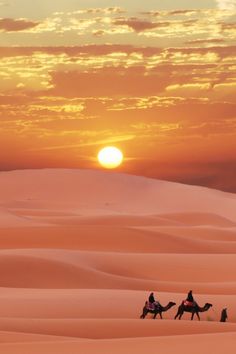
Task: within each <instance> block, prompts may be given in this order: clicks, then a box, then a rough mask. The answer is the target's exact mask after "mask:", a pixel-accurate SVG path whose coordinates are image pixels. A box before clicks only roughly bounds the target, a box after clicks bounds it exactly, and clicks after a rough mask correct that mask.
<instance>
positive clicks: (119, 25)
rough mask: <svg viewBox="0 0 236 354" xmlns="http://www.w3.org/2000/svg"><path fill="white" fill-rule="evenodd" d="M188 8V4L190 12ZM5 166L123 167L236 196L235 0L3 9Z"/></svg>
mask: <svg viewBox="0 0 236 354" xmlns="http://www.w3.org/2000/svg"><path fill="white" fill-rule="evenodd" d="M186 4H187V5H186ZM0 11H1V16H0V17H1V18H0V39H1V48H0V79H1V80H0V122H1V124H0V141H1V154H0V169H1V170H11V169H25V168H44V167H63V168H64V167H68V168H86V169H87V168H88V169H91V168H92V169H93V168H95V169H96V168H98V167H99V166H98V164H97V161H95V157H96V153H97V151H98V149H99V147H100V146H110V145H116V144H121V145H122V149H124V151H126V154H127V161H129V162H128V163H126V164H122V166H121V170H122V172H125V173H130V174H135V175H145V176H149V177H153V178H158V179H167V180H172V181H179V182H183V183H189V184H197V185H204V186H208V187H213V188H219V189H224V190H227V191H236V179H235V170H236V158H235V151H236V103H235V97H236V79H235V68H236V42H235V40H236V29H235V20H236V8H235V1H230V0H229V1H220V0H204V1H203V0H201V1H193V0H190V1H188V2H186V1H184V0H176V1H174V2H173V1H169V0H167V1H164V2H163V1H159V0H158V1H153V0H150V1H147V2H143V1H131V0H127V1H126V2H123V1H120V0H117V1H108V0H104V1H102V2H99V1H95V0H91V1H89V4H88V1H87V0H86V1H85V0H81V1H79V2H76V1H74V0H67V1H65V0H59V1H56V2H49V1H48V0H42V1H40V2H39V3H35V2H32V1H29V0H22V1H20V2H19V1H18V0H11V1H8V0H6V1H0Z"/></svg>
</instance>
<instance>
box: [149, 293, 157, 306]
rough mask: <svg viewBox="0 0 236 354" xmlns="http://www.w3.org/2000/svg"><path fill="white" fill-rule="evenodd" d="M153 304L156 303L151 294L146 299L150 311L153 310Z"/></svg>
mask: <svg viewBox="0 0 236 354" xmlns="http://www.w3.org/2000/svg"><path fill="white" fill-rule="evenodd" d="M155 303H156V300H155V297H154V293H151V294H150V295H149V298H148V307H149V308H150V310H154V308H155Z"/></svg>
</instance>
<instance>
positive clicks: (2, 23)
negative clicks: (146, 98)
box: [0, 18, 39, 32]
mask: <svg viewBox="0 0 236 354" xmlns="http://www.w3.org/2000/svg"><path fill="white" fill-rule="evenodd" d="M38 25H39V22H34V21H30V20H27V19H24V18H22V19H13V18H1V19H0V30H2V31H5V32H18V31H24V30H29V29H32V28H35V27H36V26H38Z"/></svg>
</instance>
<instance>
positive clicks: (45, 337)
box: [0, 169, 236, 354]
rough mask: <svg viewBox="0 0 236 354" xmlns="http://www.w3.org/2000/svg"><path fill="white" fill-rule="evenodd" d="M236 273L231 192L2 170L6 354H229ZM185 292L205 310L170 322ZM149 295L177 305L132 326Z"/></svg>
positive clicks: (100, 175)
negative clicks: (223, 312)
mask: <svg viewBox="0 0 236 354" xmlns="http://www.w3.org/2000/svg"><path fill="white" fill-rule="evenodd" d="M235 269H236V196H235V195H234V194H229V193H224V192H220V191H217V190H210V189H207V188H203V187H195V186H186V185H181V184H178V183H171V182H165V181H158V180H152V179H148V178H143V177H136V176H129V175H123V174H116V173H110V172H109V173H107V172H98V171H90V170H50V169H48V170H47V169H46V170H25V171H12V172H1V173H0V314H1V316H0V343H1V344H0V349H1V351H2V352H3V353H4V354H5V353H6V354H7V353H17V354H19V353H20V354H24V353H27V354H28V353H30V354H34V353H35V354H36V353H50V354H53V353H55V354H60V353H70V354H73V353H78V352H81V353H85V354H86V353H111V352H113V353H129V354H130V353H146V352H149V353H156V352H157V348H158V351H159V352H161V353H164V354H165V353H173V347H174V348H175V353H193V354H194V353H198V354H199V353H209V352H214V353H216V354H217V353H227V354H228V353H229V354H231V353H234V352H235V346H236V273H235ZM189 289H192V290H193V292H194V295H195V298H196V300H197V301H198V303H199V305H202V306H203V305H204V304H205V303H206V302H210V303H212V304H213V307H212V308H211V309H210V310H209V311H207V312H204V313H201V314H200V316H201V319H202V321H200V322H198V321H197V320H194V321H192V322H191V321H190V320H189V319H190V314H185V315H184V316H183V319H182V320H181V321H178V320H176V321H175V320H174V319H173V318H174V316H175V314H176V311H177V309H178V305H179V304H180V303H181V301H182V299H184V298H185V297H186V293H187V291H188V290H189ZM150 291H155V294H156V297H157V298H158V299H159V301H160V302H161V303H162V304H163V305H166V304H167V303H168V302H169V301H173V302H175V303H176V306H174V307H172V308H171V309H170V310H169V311H168V312H165V313H163V317H164V320H162V321H161V320H160V319H159V318H158V319H156V320H155V321H154V320H152V316H151V315H148V316H147V318H146V319H145V320H141V319H139V316H140V314H141V312H142V307H143V304H144V302H145V300H146V298H147V296H148V294H149V293H150ZM224 307H227V308H228V314H229V322H228V323H225V324H224V323H220V322H219V318H220V312H221V310H222V308H224Z"/></svg>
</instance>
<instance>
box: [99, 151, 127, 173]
mask: <svg viewBox="0 0 236 354" xmlns="http://www.w3.org/2000/svg"><path fill="white" fill-rule="evenodd" d="M98 161H99V163H100V164H101V165H102V166H103V167H105V168H116V167H118V166H120V164H121V163H122V161H123V154H122V152H121V151H120V150H119V149H117V148H116V147H114V146H107V147H105V148H103V149H102V150H100V151H99V153H98Z"/></svg>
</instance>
